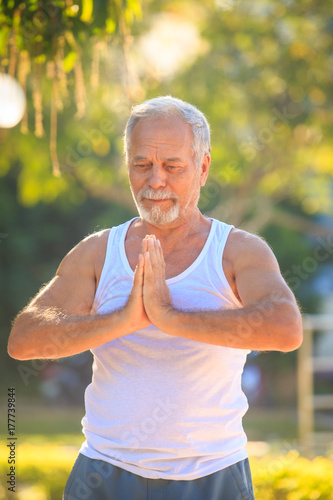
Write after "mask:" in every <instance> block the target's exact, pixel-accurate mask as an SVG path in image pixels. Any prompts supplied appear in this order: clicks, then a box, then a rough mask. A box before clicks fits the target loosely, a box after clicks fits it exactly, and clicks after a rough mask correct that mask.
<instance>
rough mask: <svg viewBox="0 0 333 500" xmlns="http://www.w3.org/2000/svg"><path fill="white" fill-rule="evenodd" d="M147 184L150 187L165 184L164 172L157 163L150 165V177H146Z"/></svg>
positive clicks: (159, 186) (153, 187)
mask: <svg viewBox="0 0 333 500" xmlns="http://www.w3.org/2000/svg"><path fill="white" fill-rule="evenodd" d="M148 185H149V187H151V188H152V189H161V188H164V187H165V186H166V173H165V171H164V170H163V168H162V167H160V166H159V165H157V164H154V165H153V166H152V169H151V171H150V177H149V179H148Z"/></svg>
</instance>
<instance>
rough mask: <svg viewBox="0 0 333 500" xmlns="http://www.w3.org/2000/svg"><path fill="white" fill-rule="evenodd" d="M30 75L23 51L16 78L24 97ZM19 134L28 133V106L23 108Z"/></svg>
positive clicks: (27, 54)
mask: <svg viewBox="0 0 333 500" xmlns="http://www.w3.org/2000/svg"><path fill="white" fill-rule="evenodd" d="M29 73H30V58H29V53H28V52H27V51H26V50H24V51H21V52H20V54H19V60H18V69H17V77H18V81H19V83H20V84H21V86H22V88H23V90H24V93H25V95H27V77H28V74H29ZM21 132H22V134H27V133H28V132H29V125H28V106H26V107H25V112H24V115H23V118H22V121H21Z"/></svg>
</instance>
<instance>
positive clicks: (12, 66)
mask: <svg viewBox="0 0 333 500" xmlns="http://www.w3.org/2000/svg"><path fill="white" fill-rule="evenodd" d="M16 63H17V47H16V42H15V35H14V33H13V32H12V33H11V36H10V38H9V66H8V74H9V75H10V76H12V77H13V78H14V77H15V72H16Z"/></svg>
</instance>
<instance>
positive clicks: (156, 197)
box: [127, 118, 210, 225]
mask: <svg viewBox="0 0 333 500" xmlns="http://www.w3.org/2000/svg"><path fill="white" fill-rule="evenodd" d="M192 143H193V135H192V130H191V128H190V126H189V125H188V124H187V123H185V122H183V121H182V120H181V119H180V118H172V119H170V118H145V119H141V120H140V121H139V122H138V123H137V124H136V125H135V127H134V129H133V131H132V136H131V145H130V149H129V152H128V154H129V158H128V161H127V164H128V170H129V181H130V186H131V190H132V194H133V197H134V200H135V203H136V205H137V207H138V210H139V213H140V216H141V217H142V219H144V220H145V221H147V222H149V223H150V224H156V225H166V224H171V223H173V222H174V221H176V220H177V219H184V218H186V217H187V216H189V215H190V214H191V213H192V212H193V211H194V209H195V208H196V206H197V203H198V199H199V194H200V186H203V185H204V183H205V181H206V177H207V174H208V167H209V160H210V158H209V155H206V157H205V159H204V161H203V164H202V165H201V167H199V168H198V167H197V166H196V164H195V162H194V155H193V152H192Z"/></svg>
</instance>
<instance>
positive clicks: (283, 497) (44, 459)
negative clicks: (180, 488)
mask: <svg viewBox="0 0 333 500" xmlns="http://www.w3.org/2000/svg"><path fill="white" fill-rule="evenodd" d="M80 439H81V438H80ZM81 441H82V439H81ZM69 443H71V445H69ZM78 449H79V440H78V438H76V439H75V445H73V438H72V437H71V436H67V438H66V436H63V437H62V438H61V439H57V440H47V441H46V439H45V438H43V437H40V438H38V439H36V438H34V441H33V443H30V442H28V441H25V440H24V439H22V440H21V444H20V448H19V455H18V456H17V460H18V462H17V471H18V472H17V476H16V477H17V483H16V484H17V492H16V497H17V498H18V500H23V499H24V500H59V498H61V497H62V493H63V489H64V487H65V484H66V481H67V478H68V476H69V473H70V471H71V468H72V466H73V464H74V461H75V459H76V457H77V453H78ZM250 464H251V470H252V477H253V483H254V489H255V496H256V498H257V499H258V500H332V499H333V493H332V492H333V476H332V467H333V463H332V461H330V460H329V459H327V458H324V457H317V458H315V459H313V460H309V459H306V458H304V457H301V456H299V453H298V452H297V451H295V450H291V451H289V453H288V454H286V455H281V456H278V457H274V456H267V457H265V458H262V459H256V458H253V457H251V458H250ZM7 472H8V464H7V461H6V458H5V457H2V459H1V462H0V473H1V476H2V477H5V476H6V474H7ZM12 497H13V494H12V493H11V492H8V490H7V489H6V485H5V483H2V485H1V486H0V500H9V499H11V498H12Z"/></svg>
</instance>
